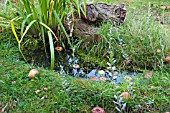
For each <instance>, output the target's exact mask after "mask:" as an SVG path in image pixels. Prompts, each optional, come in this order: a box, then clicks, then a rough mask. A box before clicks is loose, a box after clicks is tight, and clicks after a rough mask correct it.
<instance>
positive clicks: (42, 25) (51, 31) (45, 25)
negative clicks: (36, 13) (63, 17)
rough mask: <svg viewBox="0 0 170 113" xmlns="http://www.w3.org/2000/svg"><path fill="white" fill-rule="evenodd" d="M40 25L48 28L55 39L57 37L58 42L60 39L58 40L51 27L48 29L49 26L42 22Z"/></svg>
mask: <svg viewBox="0 0 170 113" xmlns="http://www.w3.org/2000/svg"><path fill="white" fill-rule="evenodd" d="M40 24H41V25H42V26H44V27H45V28H47V29H48V30H49V31H50V32H51V33H52V34H53V35H54V37H55V39H56V41H58V38H57V36H56V35H55V33H54V32H53V31H52V30H51V28H50V27H48V26H47V25H45V24H44V23H42V22H40Z"/></svg>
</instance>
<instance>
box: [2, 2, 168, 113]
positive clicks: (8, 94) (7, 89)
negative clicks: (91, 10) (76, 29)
mask: <svg viewBox="0 0 170 113" xmlns="http://www.w3.org/2000/svg"><path fill="white" fill-rule="evenodd" d="M95 2H98V1H95ZM103 2H107V3H113V1H111V0H108V1H103ZM84 3H85V1H84ZM120 3H124V4H125V6H126V8H127V11H128V12H127V18H126V21H125V23H123V24H121V25H120V26H117V25H112V23H110V22H109V21H107V22H105V23H102V24H101V25H100V28H101V31H96V32H97V33H98V34H100V35H101V36H102V41H101V42H97V43H93V44H91V45H89V46H88V47H87V48H86V49H85V50H84V49H83V50H82V49H81V46H79V44H81V43H87V42H83V41H82V40H81V38H80V40H79V41H81V42H79V41H78V43H76V42H72V40H71V39H72V38H74V37H71V38H70V37H69V36H68V34H67V32H66V31H65V28H64V26H63V23H62V22H63V19H65V18H66V17H67V16H66V15H72V13H73V12H74V11H73V10H74V8H75V7H74V6H75V5H76V7H80V6H79V2H78V1H74V2H73V1H71V0H70V1H65V0H58V1H53V0H45V1H44V2H42V1H41V0H37V1H34V0H31V1H28V0H18V2H17V4H15V3H12V2H11V1H10V0H6V1H5V5H4V6H3V8H2V7H1V8H2V11H3V12H2V13H1V14H0V26H1V29H0V30H1V31H0V40H1V41H0V53H1V54H0V88H1V90H0V110H1V112H56V113H57V112H59V113H62V112H63V113H65V112H68V113H75V112H85V113H86V112H87V113H89V112H94V111H95V110H96V109H100V110H101V111H102V110H104V111H105V112H106V113H112V112H136V113H139V112H169V111H170V109H169V105H170V102H169V100H170V97H169V94H170V93H169V92H170V89H169V86H170V83H169V80H170V76H169V73H170V70H169V66H170V64H169V60H168V57H167V56H169V55H170V54H169V50H170V45H169V44H170V43H169V40H170V32H169V31H170V29H169V26H170V21H169V20H170V19H169V16H168V14H169V12H170V10H169V9H168V7H169V6H168V3H169V1H166V0H163V1H159V0H155V1H153V0H150V1H149V2H148V1H143V0H142V1H136V0H130V1H129V0H120V1H115V2H114V4H120ZM70 9H71V10H70ZM79 10H81V9H79V8H78V9H76V12H74V13H77V14H79V13H80V11H79ZM59 31H60V32H59ZM62 34H64V35H62ZM63 36H64V38H63ZM63 39H66V41H65V40H63ZM16 40H17V41H16ZM57 40H59V41H58V42H57ZM49 41H50V42H49ZM69 41H70V42H69ZM46 44H47V45H48V44H49V45H50V47H51V48H50V50H51V57H52V56H53V55H54V54H53V53H54V47H55V46H62V47H63V48H64V47H66V46H67V45H69V47H70V48H71V49H72V50H73V54H74V55H77V54H82V56H83V60H84V61H89V58H92V57H95V58H96V59H98V58H99V59H100V60H98V61H97V62H102V61H101V59H102V60H104V63H105V61H106V62H110V65H112V66H116V68H118V69H120V70H126V69H129V68H130V69H133V70H138V69H140V70H142V72H143V75H141V76H139V77H137V78H135V79H132V80H131V79H130V78H127V79H123V81H122V82H121V83H120V84H115V83H112V82H108V81H98V82H94V81H90V80H87V79H80V78H78V77H70V76H69V75H67V74H58V72H55V71H54V70H50V69H49V68H46V69H44V68H41V67H38V66H36V65H32V64H28V63H26V62H24V61H20V60H19V59H20V57H21V55H20V53H23V51H24V50H26V49H29V48H31V49H35V50H36V49H41V48H43V49H45V47H46ZM18 47H19V49H18ZM47 51H48V49H47ZM80 51H81V52H82V53H76V52H80ZM23 56H24V54H23ZM51 59H52V60H51V67H52V68H53V66H54V57H52V58H51ZM90 62H93V60H90ZM94 62H96V61H94ZM104 63H101V64H100V65H102V64H104ZM102 66H103V65H102ZM102 66H101V67H102ZM104 66H106V64H104ZM35 68H36V72H37V71H38V73H37V75H35V76H34V75H31V77H30V74H29V72H30V70H31V69H35ZM96 107H98V108H96Z"/></svg>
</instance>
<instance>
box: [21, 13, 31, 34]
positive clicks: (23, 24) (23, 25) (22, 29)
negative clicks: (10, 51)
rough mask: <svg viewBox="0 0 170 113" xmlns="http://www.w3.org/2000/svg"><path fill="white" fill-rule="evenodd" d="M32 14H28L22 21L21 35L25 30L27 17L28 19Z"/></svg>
mask: <svg viewBox="0 0 170 113" xmlns="http://www.w3.org/2000/svg"><path fill="white" fill-rule="evenodd" d="M31 15H32V14H29V15H27V17H26V19H25V20H24V21H23V22H22V26H21V36H22V35H23V32H24V27H25V23H26V21H27V19H28V18H29V17H30V16H31Z"/></svg>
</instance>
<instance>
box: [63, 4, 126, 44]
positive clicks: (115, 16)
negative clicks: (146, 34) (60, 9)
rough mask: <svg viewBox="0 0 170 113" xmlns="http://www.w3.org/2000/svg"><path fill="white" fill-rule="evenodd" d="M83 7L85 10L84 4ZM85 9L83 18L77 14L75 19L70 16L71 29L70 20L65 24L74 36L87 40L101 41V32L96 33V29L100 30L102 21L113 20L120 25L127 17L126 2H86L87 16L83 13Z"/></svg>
mask: <svg viewBox="0 0 170 113" xmlns="http://www.w3.org/2000/svg"><path fill="white" fill-rule="evenodd" d="M81 8H82V9H83V11H84V4H82V5H81ZM83 11H81V18H79V17H78V16H76V15H75V16H74V19H73V18H71V17H70V18H71V19H72V20H73V21H72V25H73V26H74V27H73V29H71V27H70V26H71V25H70V24H69V21H68V20H66V21H65V22H64V25H65V27H66V30H67V31H68V32H70V33H71V34H72V35H73V36H74V37H80V38H81V39H82V40H86V41H87V42H90V41H94V40H95V41H100V40H101V39H102V37H101V36H100V34H97V33H96V31H99V30H100V27H99V26H98V25H99V24H101V23H102V22H105V21H107V20H111V22H112V23H113V24H114V25H115V24H117V25H120V24H121V23H123V22H124V21H125V18H126V9H125V7H124V4H121V5H120V6H117V5H109V4H106V3H96V4H86V16H84V15H83Z"/></svg>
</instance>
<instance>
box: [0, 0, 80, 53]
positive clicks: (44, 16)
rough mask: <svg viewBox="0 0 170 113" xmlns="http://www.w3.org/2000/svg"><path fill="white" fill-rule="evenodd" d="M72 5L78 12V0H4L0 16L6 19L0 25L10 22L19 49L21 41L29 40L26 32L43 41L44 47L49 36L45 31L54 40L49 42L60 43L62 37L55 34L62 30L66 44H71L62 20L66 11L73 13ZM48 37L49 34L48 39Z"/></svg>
mask: <svg viewBox="0 0 170 113" xmlns="http://www.w3.org/2000/svg"><path fill="white" fill-rule="evenodd" d="M74 5H75V6H77V11H78V14H80V9H79V8H80V6H79V1H78V0H74V1H72V0H57V1H54V0H43V1H42V0H18V2H17V3H12V2H11V0H6V3H5V6H4V8H3V12H2V13H1V14H0V17H2V18H4V19H6V20H5V21H4V22H3V24H1V25H6V27H10V25H9V23H10V24H11V28H12V31H13V34H14V36H15V37H16V40H17V42H18V47H19V49H20V51H21V43H24V44H25V43H28V42H29V41H30V40H29V37H27V36H25V35H26V34H29V35H31V37H35V39H37V38H38V40H39V41H42V42H43V44H44V48H46V40H47V39H48V38H47V37H48V36H50V35H47V31H50V32H51V33H52V34H53V37H54V38H53V39H54V40H50V42H51V41H55V42H58V45H59V44H60V43H62V42H63V39H64V38H60V39H59V38H58V37H60V36H59V35H56V34H61V33H60V32H64V35H65V36H66V38H67V41H68V44H69V45H70V46H72V44H71V42H70V38H69V36H68V34H67V32H66V30H65V28H64V26H63V23H62V22H63V20H64V18H65V17H66V15H67V13H68V12H71V13H74V10H75V9H74V8H73V7H74ZM69 9H71V10H69ZM4 23H6V24H4ZM57 36H58V37H57ZM19 37H21V38H19ZM62 37H64V36H62ZM50 38H51V36H50V37H49V39H50ZM49 39H48V40H49ZM50 44H52V43H50ZM63 46H64V44H63ZM50 47H52V46H50ZM50 49H54V48H50ZM45 50H46V49H45ZM51 51H52V50H51ZM21 53H22V52H21Z"/></svg>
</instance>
